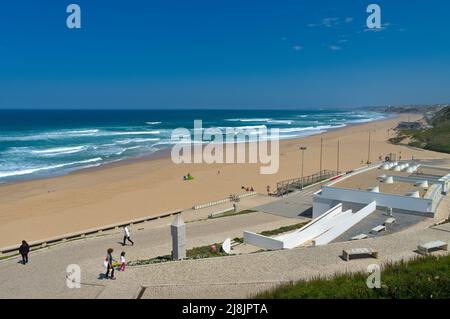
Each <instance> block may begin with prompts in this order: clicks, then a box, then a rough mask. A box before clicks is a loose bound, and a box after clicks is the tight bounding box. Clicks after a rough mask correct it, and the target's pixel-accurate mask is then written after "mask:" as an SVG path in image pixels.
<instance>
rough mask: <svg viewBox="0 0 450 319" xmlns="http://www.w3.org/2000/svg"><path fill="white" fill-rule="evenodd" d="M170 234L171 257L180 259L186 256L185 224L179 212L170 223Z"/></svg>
mask: <svg viewBox="0 0 450 319" xmlns="http://www.w3.org/2000/svg"><path fill="white" fill-rule="evenodd" d="M170 233H171V234H172V259H174V260H180V259H185V258H186V224H185V223H184V221H183V219H182V218H181V214H178V215H177V217H175V220H174V221H173V222H172V224H171V225H170Z"/></svg>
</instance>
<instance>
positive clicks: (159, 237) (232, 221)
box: [0, 207, 299, 298]
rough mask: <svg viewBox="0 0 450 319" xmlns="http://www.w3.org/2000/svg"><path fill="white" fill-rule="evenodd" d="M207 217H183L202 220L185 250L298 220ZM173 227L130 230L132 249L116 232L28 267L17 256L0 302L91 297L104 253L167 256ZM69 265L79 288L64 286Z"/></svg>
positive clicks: (3, 264)
mask: <svg viewBox="0 0 450 319" xmlns="http://www.w3.org/2000/svg"><path fill="white" fill-rule="evenodd" d="M211 209H217V207H216V208H211ZM219 209H220V208H219ZM208 213H209V211H208V210H205V211H204V210H199V211H190V212H189V211H188V212H187V213H186V214H185V213H183V218H185V219H186V220H187V221H192V220H198V219H200V221H196V222H188V223H187V226H186V227H187V230H186V232H187V236H188V237H187V248H193V247H197V246H203V245H210V244H212V243H215V242H222V241H224V240H225V239H226V238H234V237H242V230H243V229H249V230H251V231H255V232H261V231H264V230H271V229H276V228H279V227H281V226H286V225H291V224H297V223H298V222H299V221H298V219H285V218H280V217H278V216H273V215H268V214H264V213H250V214H244V215H238V216H232V217H223V218H216V219H206V220H205V219H203V218H206V217H207V215H208ZM171 222H172V219H169V218H166V219H159V220H156V221H152V222H148V223H144V224H138V225H135V226H134V227H131V228H130V230H131V235H132V236H131V237H132V239H133V240H134V241H135V243H136V244H135V245H134V246H125V247H123V246H122V244H121V241H122V239H123V234H122V231H121V230H116V231H112V232H108V233H103V234H101V235H100V236H97V237H91V238H85V239H80V240H75V241H71V242H67V243H63V244H58V245H54V246H50V247H48V248H44V249H40V250H37V251H35V252H32V253H31V254H30V262H29V264H28V265H26V266H24V265H22V264H21V263H19V259H20V258H19V257H14V258H11V259H8V260H3V261H0V287H2V289H0V298H54V297H61V298H81V297H83V298H95V297H96V296H97V294H98V293H99V292H100V291H101V290H102V289H103V288H104V285H105V283H106V281H105V280H101V279H99V275H100V274H101V272H104V268H103V265H102V264H103V259H104V257H105V255H106V249H107V248H109V247H111V248H113V249H114V256H115V257H116V258H117V259H118V257H119V255H120V252H121V251H125V252H126V254H127V255H126V257H127V260H136V259H143V258H150V257H156V256H160V255H167V254H170V252H171V246H170V245H171V238H170V230H169V225H170V223H171ZM70 264H78V265H79V266H80V267H81V270H82V281H83V282H85V283H86V285H83V288H82V289H68V288H67V287H66V281H65V275H66V267H67V266H68V265H70ZM118 275H119V276H120V275H122V274H118ZM120 277H121V276H120Z"/></svg>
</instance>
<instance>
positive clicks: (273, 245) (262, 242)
mask: <svg viewBox="0 0 450 319" xmlns="http://www.w3.org/2000/svg"><path fill="white" fill-rule="evenodd" d="M244 242H245V243H246V244H249V245H253V246H256V247H261V248H264V249H269V250H277V249H283V248H284V245H283V241H282V240H277V239H275V238H271V237H267V236H263V235H259V234H255V233H252V232H249V231H244Z"/></svg>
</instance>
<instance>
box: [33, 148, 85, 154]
mask: <svg viewBox="0 0 450 319" xmlns="http://www.w3.org/2000/svg"><path fill="white" fill-rule="evenodd" d="M86 149H87V147H86V146H75V147H55V148H49V149H45V150H33V151H31V153H32V154H36V155H46V156H56V155H64V154H73V153H79V152H82V151H84V150H86Z"/></svg>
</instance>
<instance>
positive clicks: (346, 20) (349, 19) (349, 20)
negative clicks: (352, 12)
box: [345, 17, 355, 23]
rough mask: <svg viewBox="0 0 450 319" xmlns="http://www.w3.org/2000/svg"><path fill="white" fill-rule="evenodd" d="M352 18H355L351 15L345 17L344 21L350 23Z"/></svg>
mask: <svg viewBox="0 0 450 319" xmlns="http://www.w3.org/2000/svg"><path fill="white" fill-rule="evenodd" d="M353 20H355V18H353V17H348V18H345V23H351V22H353Z"/></svg>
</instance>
